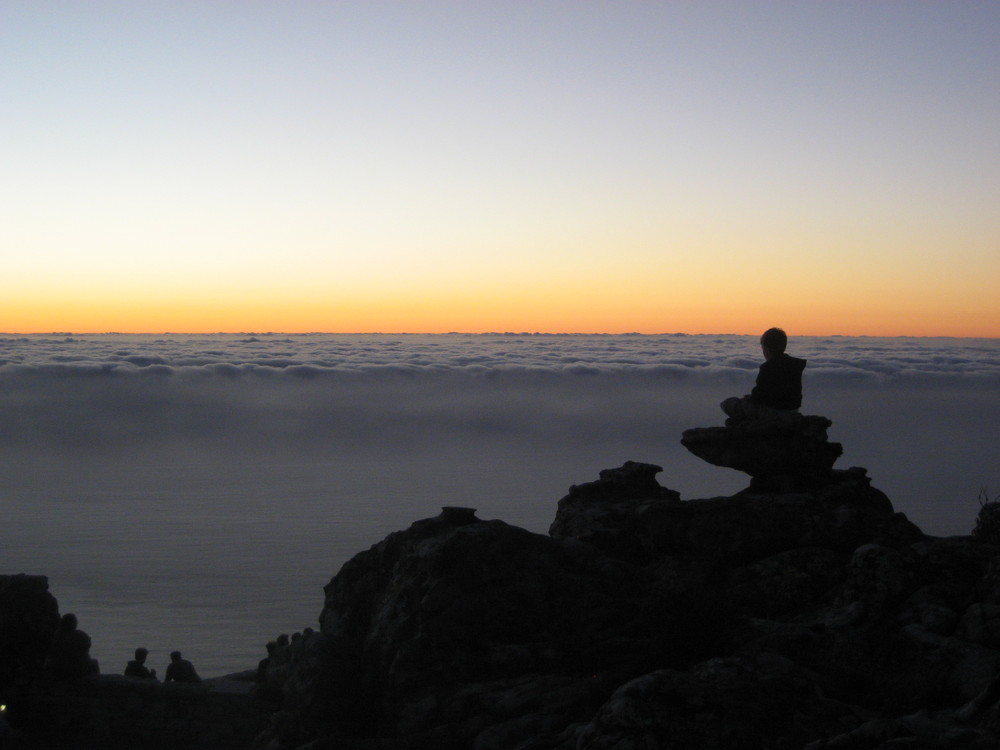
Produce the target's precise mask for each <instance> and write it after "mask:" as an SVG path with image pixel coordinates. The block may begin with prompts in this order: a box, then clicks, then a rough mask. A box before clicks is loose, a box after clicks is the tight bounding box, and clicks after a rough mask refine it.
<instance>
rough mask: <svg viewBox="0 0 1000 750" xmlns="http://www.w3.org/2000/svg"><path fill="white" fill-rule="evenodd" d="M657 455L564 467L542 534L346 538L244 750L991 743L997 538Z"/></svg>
mask: <svg viewBox="0 0 1000 750" xmlns="http://www.w3.org/2000/svg"><path fill="white" fill-rule="evenodd" d="M660 471H661V469H660V467H657V466H653V465H650V464H638V463H632V462H629V463H626V464H625V465H624V466H622V467H619V468H617V469H611V470H607V471H603V472H601V474H600V478H599V479H598V480H597V481H595V482H589V483H586V484H581V485H577V486H574V487H572V488H571V489H570V492H569V493H568V494H567V496H566V497H565V498H563V499H562V500H561V501H560V502H559V507H558V511H557V514H556V518H555V520H554V521H553V524H552V527H551V533H550V535H549V536H544V535H541V534H533V533H530V532H528V531H526V530H524V529H519V528H516V527H513V526H510V525H508V524H505V523H503V522H502V521H482V520H479V519H477V518H476V515H475V511H474V510H472V509H471V508H454V507H452V508H445V509H443V510H442V513H441V515H439V516H437V517H435V518H429V519H425V520H422V521H418V522H416V523H414V524H413V525H412V526H410V527H409V528H408V529H406V530H404V531H399V532H396V533H394V534H390V535H389V536H388V537H386V538H385V539H384V540H383V541H382V542H380V543H378V544H376V545H374V546H373V547H372V548H370V549H369V550H367V551H365V552H362V553H360V554H358V555H356V556H355V557H354V558H353V559H351V560H350V561H349V562H347V563H346V564H345V565H344V566H343V568H342V569H341V570H340V572H339V573H338V574H337V575H336V576H335V577H334V578H333V579H332V580H331V581H330V582H329V584H328V585H327V586H326V587H325V589H324V592H325V600H324V605H323V610H322V613H321V616H320V627H319V629H318V630H315V631H313V630H310V629H306V630H305V631H304V632H303V633H302V634H296V635H294V636H292V638H291V639H289V638H288V637H287V636H282V637H279V638H278V639H277V640H276V648H275V649H274V651H273V653H272V655H271V656H270V657H269V658H270V661H269V663H268V665H267V667H266V669H265V670H264V672H265V674H266V677H265V678H264V679H263V680H262V681H261V683H260V685H259V692H258V697H259V701H260V703H259V704H258V705H265V706H266V707H267V708H268V710H270V711H272V715H271V718H270V728H269V729H268V730H267V731H266V732H264V733H263V734H261V735H260V736H259V737H258V739H257V741H256V742H255V743H254V748H255V750H297V749H301V750H305V749H306V748H308V750H325V749H326V748H330V749H331V750H332V749H333V748H337V750H361V749H362V748H363V749H364V750H373V749H374V748H379V750H403V749H404V748H405V750H423V749H424V748H427V749H428V750H430V749H431V748H433V749H434V750H580V749H581V748H586V749H587V750H612V749H614V750H625V749H626V748H633V747H639V746H642V747H643V748H644V749H645V750H676V748H678V747H685V748H687V747H705V748H709V747H711V748H715V749H716V750H743V749H744V748H746V749H747V750H750V749H752V750H758V748H762V747H769V748H782V749H784V748H789V749H790V748H795V749H796V750H799V749H800V748H803V747H806V746H808V747H810V748H815V749H817V750H818V749H820V748H824V749H826V750H834V748H837V749H841V750H842V748H845V747H854V748H881V749H883V750H889V748H898V747H926V748H946V747H949V748H950V747H963V748H964V747H969V748H976V749H977V750H978V749H979V748H988V747H998V746H1000V681H998V680H997V679H996V675H997V674H998V672H1000V563H998V562H997V561H998V559H1000V547H997V546H994V545H992V544H989V543H986V542H985V541H984V540H983V539H982V538H978V537H977V538H974V537H971V536H970V537H952V538H947V539H938V538H934V537H928V536H925V535H924V534H923V533H922V532H921V531H920V530H919V529H918V528H916V527H915V526H914V525H913V524H912V523H910V522H909V521H908V520H907V519H906V517H905V516H903V515H902V514H899V513H896V512H894V509H893V507H892V503H891V502H890V501H889V499H888V498H887V497H886V496H885V495H884V494H883V493H881V492H880V491H879V490H877V489H875V488H874V487H872V485H871V481H870V479H869V478H868V476H867V473H866V471H865V470H864V469H850V470H847V471H835V470H828V471H827V473H826V475H825V476H823V477H822V478H821V479H820V478H818V477H814V480H816V481H811V482H799V483H798V484H797V485H795V486H794V487H793V486H791V485H785V486H782V487H780V488H778V489H780V490H781V491H765V490H764V489H763V488H762V485H760V484H757V485H756V486H752V487H751V488H750V490H748V491H744V492H742V493H740V494H739V495H737V496H734V497H719V498H709V499H699V500H690V501H681V500H680V499H679V497H678V496H677V493H676V492H673V491H672V490H669V489H666V488H663V487H661V486H660V485H659V484H658V483H657V481H656V479H655V476H656V474H657V473H658V472H660ZM2 581H3V579H0V584H2ZM3 592H4V589H3V587H2V585H0V603H4V602H5V601H7V600H4V599H3V598H2V597H3ZM35 593H36V594H37V593H38V592H37V591H36V592H35ZM44 593H45V594H46V595H47V590H46V591H45V592H44ZM42 599H44V597H42ZM42 599H39V598H38V597H34V598H33V599H32V601H36V602H37V601H42ZM45 610H46V606H42V607H41V609H39V610H38V611H39V612H42V613H43V619H44V618H46V617H49V616H50V615H51V618H50V619H51V620H52V622H51V625H50V627H54V623H55V619H56V618H57V615H58V613H57V612H55V611H53V612H51V613H50V614H49V615H45V614H44V612H45ZM10 621H11V620H10V619H9V618H8V617H7V612H6V610H5V609H2V608H0V624H3V625H4V627H3V628H0V634H3V633H9V632H14V631H11V630H10V629H9V628H7V629H4V628H6V625H7V624H9V622H10ZM17 632H21V631H17ZM0 653H4V654H9V653H13V651H12V650H11V649H10V648H9V647H8V645H7V644H5V643H0ZM131 682H133V681H127V680H124V678H122V680H121V689H122V690H125V691H128V690H131V689H133V688H132V686H131V684H130V683H131ZM111 687H114V689H115V694H116V696H117V690H118V687H119V686H117V685H115V686H111ZM64 688H65V689H66V690H69V689H71V688H72V689H74V690H80V691H87V690H88V689H89V686H88V685H84V684H82V683H81V684H76V683H74V684H66V685H65V686H64ZM136 689H141V688H136ZM109 690H110V688H109ZM90 692H93V691H90ZM45 695H47V696H49V697H51V690H47V691H45ZM82 695H83V692H81V696H82ZM109 695H110V693H109ZM81 700H82V699H81ZM116 700H118V698H117V697H116ZM133 702H134V701H133V700H132V698H129V699H127V700H125V699H122V700H120V701H119V703H120V704H121V705H122V706H125V708H126V709H128V706H130V705H132V703H133ZM963 704H964V705H963ZM79 705H81V706H82V705H84V704H83V703H82V702H81V703H80V704H79ZM128 710H130V709H128ZM145 716H146V715H145V714H143V717H145ZM91 718H93V717H91ZM105 718H107V717H105ZM199 720H201V719H199ZM106 723H107V722H106ZM109 726H110V725H109ZM134 726H136V727H138V726H139V724H135V725H134ZM143 726H144V725H143ZM189 728H190V727H189ZM109 731H110V730H109ZM137 736H138V735H137ZM181 744H184V745H185V746H189V745H190V742H187V743H184V742H182V743H181ZM213 746H214V745H213Z"/></svg>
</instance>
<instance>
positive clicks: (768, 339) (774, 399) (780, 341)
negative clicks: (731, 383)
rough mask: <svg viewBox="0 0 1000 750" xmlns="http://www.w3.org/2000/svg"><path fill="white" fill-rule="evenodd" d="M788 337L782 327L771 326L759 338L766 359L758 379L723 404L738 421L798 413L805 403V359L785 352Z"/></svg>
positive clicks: (730, 415)
mask: <svg viewBox="0 0 1000 750" xmlns="http://www.w3.org/2000/svg"><path fill="white" fill-rule="evenodd" d="M787 346H788V336H787V335H786V334H785V332H784V331H783V330H781V329H780V328H768V329H767V330H766V331H764V333H763V335H762V336H761V337H760V348H761V351H762V352H763V354H764V362H763V364H761V366H760V369H759V370H758V371H757V382H756V384H755V385H754V387H753V390H752V391H750V393H749V394H747V395H746V396H733V397H731V398H727V399H726V400H725V401H723V402H722V403H721V404H720V406H721V407H722V411H724V412H725V413H726V415H727V416H729V417H731V418H733V419H735V420H744V419H763V418H765V417H770V416H774V415H775V414H787V413H789V412H795V411H797V410H798V408H799V407H800V406H801V405H802V371H803V370H804V369H805V367H806V361H805V360H804V359H799V358H798V357H792V356H789V355H788V354H786V353H785V348H786V347H787Z"/></svg>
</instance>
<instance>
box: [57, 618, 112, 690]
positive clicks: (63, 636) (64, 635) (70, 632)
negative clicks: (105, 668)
mask: <svg viewBox="0 0 1000 750" xmlns="http://www.w3.org/2000/svg"><path fill="white" fill-rule="evenodd" d="M76 626H77V620H76V615H74V614H65V615H63V616H62V618H61V619H60V620H59V624H58V625H57V626H56V632H55V634H54V635H53V636H52V645H51V646H50V647H49V654H48V656H47V657H46V660H45V671H47V672H48V673H49V674H50V675H52V676H53V677H55V678H56V679H61V680H73V679H76V678H78V677H85V676H87V675H91V674H99V673H100V669H99V667H98V665H97V660H96V659H91V658H90V636H89V635H87V634H86V633H84V632H83V631H82V630H79V629H77V627H76Z"/></svg>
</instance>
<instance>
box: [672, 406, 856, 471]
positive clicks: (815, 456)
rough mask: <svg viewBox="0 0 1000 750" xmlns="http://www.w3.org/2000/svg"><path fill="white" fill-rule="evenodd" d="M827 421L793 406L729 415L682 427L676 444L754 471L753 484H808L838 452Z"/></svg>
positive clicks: (721, 463) (840, 449) (714, 461)
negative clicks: (756, 415)
mask: <svg viewBox="0 0 1000 750" xmlns="http://www.w3.org/2000/svg"><path fill="white" fill-rule="evenodd" d="M831 424H832V423H831V422H830V420H829V419H827V418H826V417H820V416H803V415H801V414H799V413H797V412H792V413H789V414H781V415H776V416H773V417H768V418H767V419H752V420H743V421H737V420H733V419H728V420H726V425H725V426H724V427H697V428H694V429H691V430H685V431H684V434H683V435H682V437H681V444H682V445H683V446H684V447H685V448H687V449H688V450H689V451H691V452H692V453H694V454H695V455H696V456H698V458H701V459H703V460H705V461H708V462H709V463H710V464H713V465H715V466H726V467H729V468H732V469H737V470H738V471H743V472H746V473H747V474H749V475H750V476H751V477H753V480H754V485H753V486H758V487H767V488H771V489H782V488H786V487H792V488H794V487H800V486H807V487H808V486H810V485H811V484H814V483H815V481H816V480H817V479H823V478H825V477H827V476H828V475H829V474H830V471H831V469H833V464H834V462H835V461H836V460H837V459H838V458H840V455H841V453H843V447H842V446H841V445H840V443H831V442H829V441H828V440H827V435H826V431H827V429H829V427H830V425H831Z"/></svg>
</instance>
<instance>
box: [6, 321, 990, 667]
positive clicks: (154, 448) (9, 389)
mask: <svg viewBox="0 0 1000 750" xmlns="http://www.w3.org/2000/svg"><path fill="white" fill-rule="evenodd" d="M789 350H790V352H792V353H794V354H796V355H799V356H804V357H806V358H808V359H809V367H808V368H807V370H806V380H805V388H806V397H805V403H804V405H803V411H804V412H806V413H811V414H823V415H825V416H827V417H829V418H830V419H832V420H833V423H834V424H833V427H832V428H831V430H830V438H831V440H836V441H839V442H841V443H843V445H844V449H845V452H844V456H843V458H842V459H841V460H840V462H839V463H838V466H839V467H842V468H846V467H848V466H852V465H854V466H864V467H866V468H867V469H868V471H869V474H870V475H871V476H872V478H873V481H874V484H875V485H876V486H877V487H879V488H880V489H882V490H884V491H885V492H886V493H887V494H888V495H889V496H890V498H891V499H892V500H893V503H894V505H895V506H896V509H897V510H900V511H902V512H904V513H906V514H907V515H908V516H909V517H910V518H911V519H912V520H914V521H915V522H916V523H917V524H918V525H920V526H921V528H923V529H924V530H925V531H926V532H927V533H931V534H935V535H951V534H965V533H968V532H969V531H970V530H971V528H972V526H973V524H974V522H975V514H976V512H977V510H978V508H979V502H978V496H979V494H980V490H981V488H983V487H986V488H987V492H988V493H990V494H1000V469H998V463H997V460H996V459H997V448H996V446H997V445H1000V341H998V340H995V339H919V338H899V339H893V338H846V337H829V338H793V341H792V344H791V345H790V349H789ZM759 358H760V354H759V348H758V346H757V344H756V341H755V339H754V338H753V337H744V336H638V335H625V336H584V335H567V336H548V335H545V336H539V335H526V334H488V335H476V336H473V335H460V334H451V335H437V336H432V335H395V336H393V335H368V336H364V335H356V336H348V335H319V334H316V335H295V336H289V335H273V334H267V335H265V334H256V335H249V334H246V335H217V336H193V335H160V336H133V335H118V334H107V335H103V336H77V335H69V334H58V335H49V336H26V337H25V336H3V335H0V510H2V512H3V518H4V523H3V526H2V531H0V573H21V572H24V573H35V574H43V575H47V576H48V577H49V583H50V588H51V591H52V593H53V594H54V595H55V596H56V598H57V599H58V600H59V604H60V610H61V611H62V612H75V613H76V614H77V616H78V618H79V620H80V626H81V628H82V629H83V630H86V631H87V632H88V633H89V634H90V635H91V637H92V639H93V642H94V646H93V649H92V652H93V654H94V656H96V657H97V658H98V659H99V661H100V663H101V667H102V671H105V672H119V671H121V670H122V669H123V668H124V666H125V662H126V661H127V660H128V659H129V658H130V654H131V652H132V651H133V650H134V649H135V648H136V647H137V646H140V645H141V646H145V647H146V648H148V649H149V650H150V652H151V655H150V663H151V665H152V666H153V667H155V668H157V670H158V672H160V673H162V671H163V669H164V668H165V665H166V663H167V661H168V657H167V654H168V653H169V652H170V651H171V650H173V649H179V650H181V651H182V652H183V653H184V654H185V656H186V657H188V658H190V659H191V660H192V661H193V662H194V664H195V666H196V668H198V669H199V671H200V672H201V674H202V676H217V675H221V674H225V673H228V672H234V671H239V670H243V669H248V668H252V667H254V666H255V665H256V662H257V661H258V660H259V659H261V658H262V657H263V656H264V644H265V643H266V642H267V641H268V640H270V639H272V638H274V637H275V636H277V635H278V634H279V633H283V632H284V633H292V632H294V631H296V630H301V629H303V628H305V627H316V626H317V617H318V615H319V612H320V609H321V608H322V604H323V592H322V587H323V586H324V585H325V584H326V583H327V581H329V579H330V578H331V577H332V576H333V575H334V574H335V573H336V572H337V570H338V569H339V568H340V566H341V565H342V564H343V563H344V562H345V561H346V560H347V559H349V558H350V557H351V556H352V555H354V554H355V553H357V552H359V551H362V550H364V549H366V548H368V547H369V546H371V545H372V544H374V543H376V542H378V541H379V540H381V539H382V538H383V537H384V536H385V535H386V534H388V533H390V532H392V531H396V530H399V529H404V528H406V527H407V526H408V525H409V524H410V523H412V522H413V521H416V520H419V519H421V518H426V517H428V516H433V515H436V514H437V513H438V512H439V510H440V508H441V506H444V505H463V506H470V507H474V508H477V509H478V515H479V517H480V518H499V519H502V520H504V521H507V522H508V523H511V524H515V525H518V526H523V527H525V528H528V529H529V530H532V531H536V532H539V533H545V532H546V530H547V528H548V525H549V523H550V522H551V521H552V519H553V517H554V515H555V511H556V503H557V502H558V500H559V498H560V497H562V496H563V495H564V494H565V492H566V490H567V489H568V487H569V486H570V485H571V484H579V483H582V482H587V481H591V480H594V479H596V478H597V475H598V472H599V471H600V470H601V469H604V468H609V467H612V466H618V465H620V464H621V463H623V462H624V461H626V460H637V461H647V462H650V463H655V464H658V465H660V466H662V467H663V472H662V473H661V474H660V482H661V484H663V485H664V486H667V487H671V488H672V489H676V490H678V491H679V492H681V495H682V497H684V498H686V499H691V498H697V497H710V496H713V495H718V494H729V493H732V492H735V491H737V490H739V489H741V488H742V487H744V486H745V485H746V481H745V480H746V477H745V476H744V475H742V474H739V473H738V472H733V471H731V470H728V469H722V468H718V467H713V466H710V465H708V464H705V463H703V462H701V461H699V460H698V459H696V458H694V457H693V456H691V455H690V454H688V453H687V452H686V451H685V450H684V449H683V448H682V447H681V446H680V444H679V442H678V441H679V439H680V434H681V432H682V431H683V430H684V429H687V428H689V427H699V426H710V425H715V424H721V423H722V420H723V416H722V414H721V412H720V411H719V410H718V403H719V401H721V400H722V399H723V398H724V397H726V396H729V395H739V394H741V393H745V392H747V391H748V390H749V389H750V387H752V384H753V378H754V374H755V370H756V367H757V365H758V364H759Z"/></svg>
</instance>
